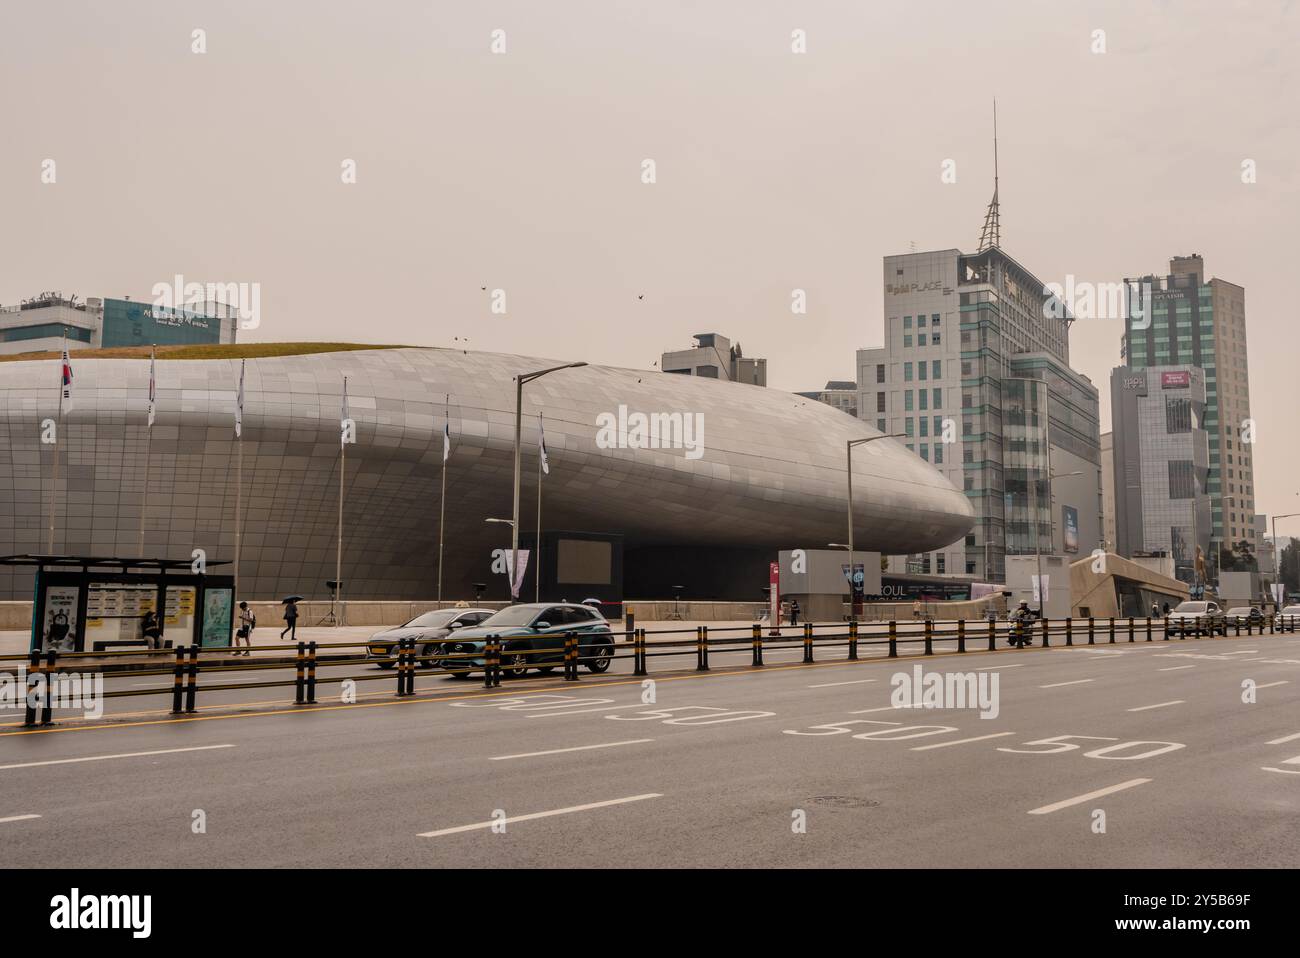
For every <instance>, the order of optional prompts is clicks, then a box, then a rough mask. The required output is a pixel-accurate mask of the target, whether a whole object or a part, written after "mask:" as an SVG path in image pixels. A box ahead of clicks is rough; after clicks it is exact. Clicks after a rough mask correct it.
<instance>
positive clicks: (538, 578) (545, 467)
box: [533, 412, 551, 602]
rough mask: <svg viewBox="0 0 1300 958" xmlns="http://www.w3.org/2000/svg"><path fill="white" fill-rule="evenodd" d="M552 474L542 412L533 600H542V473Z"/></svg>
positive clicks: (538, 450) (539, 435)
mask: <svg viewBox="0 0 1300 958" xmlns="http://www.w3.org/2000/svg"><path fill="white" fill-rule="evenodd" d="M543 473H545V474H546V475H548V476H549V475H550V474H551V464H550V463H549V462H548V461H547V459H546V429H545V427H544V426H543V425H542V414H541V413H540V412H539V413H538V414H537V542H536V543H535V544H534V551H535V552H536V553H537V555H536V557H535V558H534V559H533V601H534V602H541V601H542V474H543Z"/></svg>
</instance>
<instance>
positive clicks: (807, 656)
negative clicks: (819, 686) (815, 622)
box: [803, 622, 813, 662]
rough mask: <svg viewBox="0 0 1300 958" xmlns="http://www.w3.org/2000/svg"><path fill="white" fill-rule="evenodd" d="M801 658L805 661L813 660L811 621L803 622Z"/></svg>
mask: <svg viewBox="0 0 1300 958" xmlns="http://www.w3.org/2000/svg"><path fill="white" fill-rule="evenodd" d="M803 660H804V661H805V662H811V661H812V660H813V627H812V623H811V622H805V623H804V624H803Z"/></svg>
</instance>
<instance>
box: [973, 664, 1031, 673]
mask: <svg viewBox="0 0 1300 958" xmlns="http://www.w3.org/2000/svg"><path fill="white" fill-rule="evenodd" d="M1024 664H1025V663H1024V662H1017V663H1015V664H1014V665H986V666H984V668H982V669H976V670H975V671H976V672H995V671H996V672H1001V671H1002V670H1003V669H1018V668H1021V667H1022V666H1024Z"/></svg>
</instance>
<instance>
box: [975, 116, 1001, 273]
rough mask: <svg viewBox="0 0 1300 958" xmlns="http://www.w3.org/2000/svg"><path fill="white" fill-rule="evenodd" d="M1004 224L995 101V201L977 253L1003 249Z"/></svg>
mask: <svg viewBox="0 0 1300 958" xmlns="http://www.w3.org/2000/svg"><path fill="white" fill-rule="evenodd" d="M1001 245H1002V224H1001V222H1000V220H999V218H998V101H997V99H996V98H994V100H993V200H992V201H991V202H990V203H989V208H988V212H986V213H985V214H984V228H983V229H982V230H980V246H979V250H978V251H977V252H980V253H982V252H984V251H985V250H986V249H991V248H994V247H1001Z"/></svg>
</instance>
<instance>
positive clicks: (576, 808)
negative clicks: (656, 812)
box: [415, 792, 663, 838]
mask: <svg viewBox="0 0 1300 958" xmlns="http://www.w3.org/2000/svg"><path fill="white" fill-rule="evenodd" d="M648 798H663V795H662V793H660V792H650V793H649V794H646V795H630V796H628V797H627V798H611V799H609V800H608V801H604V802H589V803H588V804H586V805H571V806H569V807H568V808H556V809H552V810H551V811H549V812H530V813H529V814H527V815H506V816H503V817H501V818H494V819H492V820H491V821H488V822H475V823H474V824H473V825H457V826H456V827H455V828H440V829H438V830H437V831H432V832H420V833H419V834H418V835H416V836H415V837H416V838H437V837H438V836H440V835H456V834H459V833H461V832H472V831H477V830H479V829H483V828H491V827H492V826H494V825H497V824H501V825H513V824H515V823H516V822H530V821H532V820H533V819H536V818H551V817H552V816H554V815H570V814H572V813H574V812H586V811H590V810H592V809H594V808H608V807H609V806H611V805H626V804H628V803H629V802H643V801H645V800H646V799H648Z"/></svg>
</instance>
